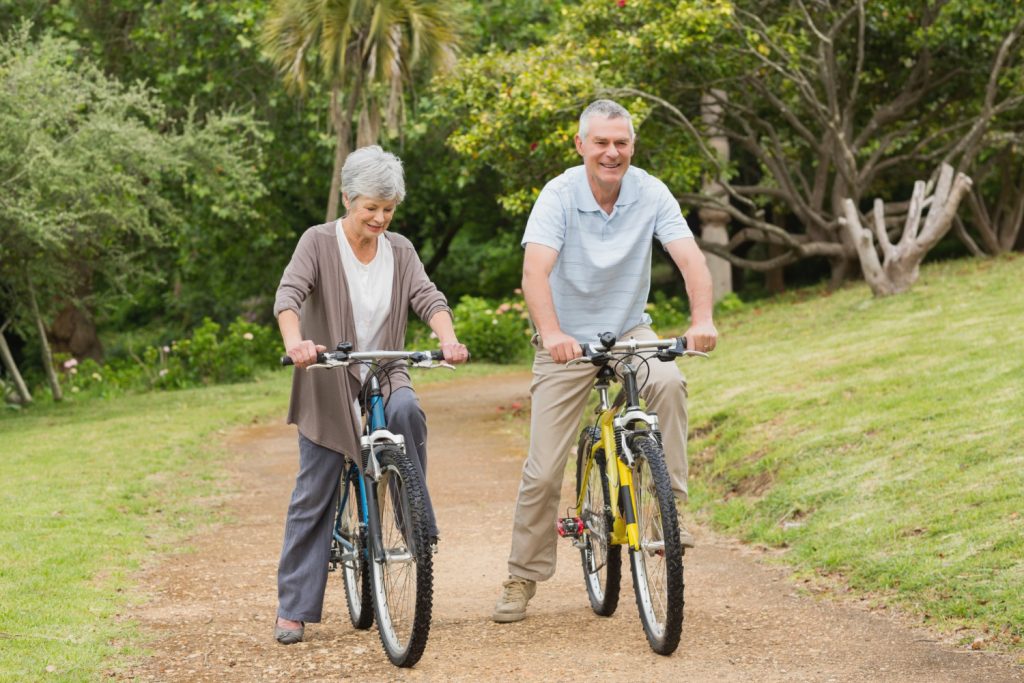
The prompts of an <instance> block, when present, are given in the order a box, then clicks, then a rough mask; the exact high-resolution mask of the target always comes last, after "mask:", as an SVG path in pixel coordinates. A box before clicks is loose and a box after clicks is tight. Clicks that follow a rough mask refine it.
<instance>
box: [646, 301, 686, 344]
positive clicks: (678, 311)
mask: <svg viewBox="0 0 1024 683" xmlns="http://www.w3.org/2000/svg"><path fill="white" fill-rule="evenodd" d="M651 298H652V299H653V301H651V302H649V303H648V304H647V306H646V309H645V310H646V311H647V314H648V315H650V316H651V321H652V322H651V327H653V328H654V329H655V330H657V331H658V333H659V334H662V335H666V334H669V333H679V334H682V332H683V331H684V330H685V328H686V324H687V322H688V321H689V319H690V306H689V305H688V304H687V303H686V302H685V301H683V300H682V299H681V298H679V297H678V296H673V297H669V296H666V295H665V293H664V292H660V291H655V292H654V294H653V296H652V297H651Z"/></svg>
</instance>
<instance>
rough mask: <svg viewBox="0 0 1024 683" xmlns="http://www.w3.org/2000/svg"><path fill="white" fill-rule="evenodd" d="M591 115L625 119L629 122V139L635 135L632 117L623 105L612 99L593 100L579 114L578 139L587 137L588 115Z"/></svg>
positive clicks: (588, 130) (588, 128)
mask: <svg viewBox="0 0 1024 683" xmlns="http://www.w3.org/2000/svg"><path fill="white" fill-rule="evenodd" d="M592 116H601V117H603V118H606V119H626V123H628V124H629V139H630V140H632V139H633V138H634V137H635V135H636V134H635V133H634V132H633V117H632V116H630V115H629V112H628V111H626V108H625V107H623V106H622V105H621V104H619V103H618V102H613V101H612V100H594V101H593V102H591V103H590V106H588V107H587V108H586V109H584V110H583V113H582V114H580V128H579V131H577V132H578V134H579V136H580V140H586V139H587V133H588V132H590V117H592Z"/></svg>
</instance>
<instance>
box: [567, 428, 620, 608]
mask: <svg viewBox="0 0 1024 683" xmlns="http://www.w3.org/2000/svg"><path fill="white" fill-rule="evenodd" d="M597 438H600V432H597V431H596V430H595V429H593V428H589V427H588V428H586V429H584V430H583V433H582V434H580V442H579V449H578V450H577V452H576V496H577V500H579V496H580V492H581V491H582V492H583V507H582V509H581V510H580V519H582V520H583V527H584V529H583V536H582V538H581V539H580V540H581V541H582V545H583V547H581V548H580V557H581V559H582V560H583V580H584V583H585V584H586V586H587V597H588V598H590V607H591V609H593V610H594V613H595V614H598V615H600V616H602V617H610V616H611V615H612V614H614V613H615V608H616V607H618V605H619V586H620V583H621V581H622V546H618V545H611V533H612V507H611V496H610V494H609V489H608V486H609V484H608V470H607V469H606V461H607V458H606V456H605V453H604V450H603V449H602V450H598V451H597V453H595V454H594V457H593V458H592V459H591V458H590V453H591V451H592V449H593V445H594V441H595V439H597ZM588 461H589V470H588V469H587V465H588Z"/></svg>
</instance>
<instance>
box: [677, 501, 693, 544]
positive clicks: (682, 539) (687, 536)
mask: <svg viewBox="0 0 1024 683" xmlns="http://www.w3.org/2000/svg"><path fill="white" fill-rule="evenodd" d="M676 521H677V522H678V523H679V543H680V544H681V545H682V546H683V548H692V547H693V534H691V533H690V532H689V531H687V530H686V525H685V524H683V506H682V505H676Z"/></svg>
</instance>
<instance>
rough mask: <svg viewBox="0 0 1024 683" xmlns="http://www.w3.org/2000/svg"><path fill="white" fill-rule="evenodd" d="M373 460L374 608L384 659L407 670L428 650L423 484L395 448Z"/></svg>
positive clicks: (428, 558) (429, 584) (428, 559)
mask: <svg viewBox="0 0 1024 683" xmlns="http://www.w3.org/2000/svg"><path fill="white" fill-rule="evenodd" d="M378 459H379V461H380V466H381V476H380V479H378V480H377V482H376V484H375V488H376V498H377V510H378V515H379V517H378V518H379V521H380V541H381V548H382V551H383V553H382V556H377V557H374V558H372V562H371V563H370V574H371V577H372V583H373V606H374V612H375V614H376V616H377V629H378V631H379V632H380V640H381V643H382V644H383V645H384V651H385V652H387V655H388V659H390V660H391V663H392V664H395V665H396V666H400V667H410V666H413V665H414V664H416V662H418V661H419V659H420V657H421V656H422V655H423V650H424V648H425V647H426V645H427V636H428V635H429V633H430V612H431V608H432V603H433V590H434V587H433V584H434V574H433V561H434V560H433V556H432V554H431V548H430V539H429V537H428V535H429V528H428V522H427V515H426V510H425V503H424V493H423V483H422V482H421V481H420V478H419V475H418V473H417V471H416V468H415V467H414V466H413V465H412V463H411V462H409V460H408V457H407V456H406V454H405V452H404V451H403V450H401V449H400V448H398V447H394V448H389V449H386V450H384V451H382V452H381V453H380V454H379V455H378Z"/></svg>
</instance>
